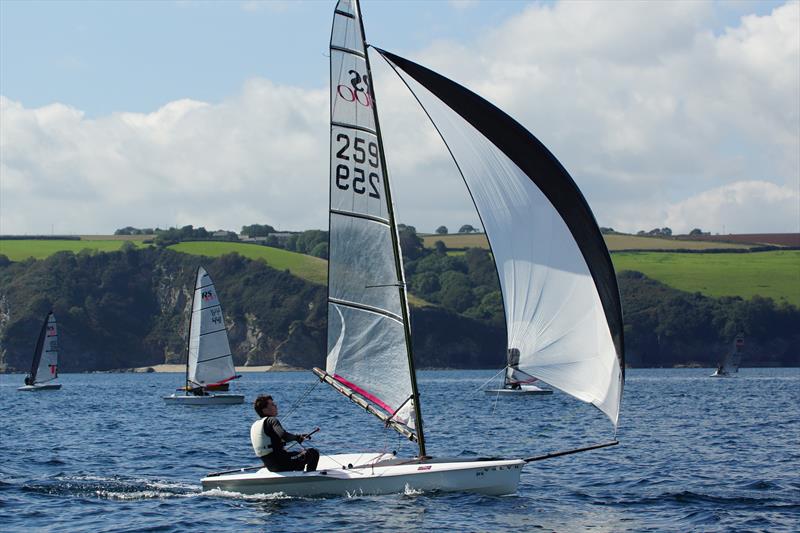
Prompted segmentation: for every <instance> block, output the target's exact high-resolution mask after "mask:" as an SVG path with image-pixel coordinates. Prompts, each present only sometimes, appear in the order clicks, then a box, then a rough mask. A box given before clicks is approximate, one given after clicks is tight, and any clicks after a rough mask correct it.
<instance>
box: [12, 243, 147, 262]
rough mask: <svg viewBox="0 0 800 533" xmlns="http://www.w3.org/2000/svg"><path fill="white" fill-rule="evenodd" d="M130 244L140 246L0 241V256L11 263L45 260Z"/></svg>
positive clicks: (113, 248) (114, 249)
mask: <svg viewBox="0 0 800 533" xmlns="http://www.w3.org/2000/svg"><path fill="white" fill-rule="evenodd" d="M126 242H130V243H131V244H133V245H134V246H142V241H141V239H140V240H122V239H111V238H107V239H104V240H101V239H90V240H83V239H81V240H79V241H77V240H76V241H70V240H44V239H42V240H38V239H30V240H27V239H25V240H16V239H8V240H7V239H0V254H3V255H5V256H6V257H8V258H9V259H11V260H12V261H24V260H26V259H28V258H29V257H33V258H34V259H45V258H46V257H50V256H51V255H53V254H54V253H56V252H63V251H69V252H74V253H78V252H80V251H81V250H91V251H93V252H114V251H116V250H119V249H120V248H122V245H123V244H125V243H126Z"/></svg>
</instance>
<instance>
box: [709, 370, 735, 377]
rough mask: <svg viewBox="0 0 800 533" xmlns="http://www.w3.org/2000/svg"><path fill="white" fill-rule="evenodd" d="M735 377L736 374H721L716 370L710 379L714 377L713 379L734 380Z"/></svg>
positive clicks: (723, 372)
mask: <svg viewBox="0 0 800 533" xmlns="http://www.w3.org/2000/svg"><path fill="white" fill-rule="evenodd" d="M734 376H735V374H732V373H730V372H725V371H722V372H720V371H718V370H716V371H714V373H713V374H711V376H709V377H712V378H732V377H734Z"/></svg>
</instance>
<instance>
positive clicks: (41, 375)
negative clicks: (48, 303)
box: [17, 311, 61, 392]
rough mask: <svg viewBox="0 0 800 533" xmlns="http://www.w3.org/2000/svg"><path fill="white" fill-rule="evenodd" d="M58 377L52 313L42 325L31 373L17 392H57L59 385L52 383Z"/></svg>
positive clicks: (54, 318)
mask: <svg viewBox="0 0 800 533" xmlns="http://www.w3.org/2000/svg"><path fill="white" fill-rule="evenodd" d="M57 377H58V327H57V326H56V317H55V315H54V314H53V312H52V311H50V312H49V313H47V317H46V318H45V319H44V323H42V329H41V331H39V339H38V340H37V341H36V348H35V350H34V352H33V363H32V364H31V371H30V374H28V375H27V376H26V377H25V385H24V386H23V387H19V388H18V389H17V390H21V391H27V392H36V391H40V390H58V389H60V388H61V384H60V383H53V380H55V379H56V378H57Z"/></svg>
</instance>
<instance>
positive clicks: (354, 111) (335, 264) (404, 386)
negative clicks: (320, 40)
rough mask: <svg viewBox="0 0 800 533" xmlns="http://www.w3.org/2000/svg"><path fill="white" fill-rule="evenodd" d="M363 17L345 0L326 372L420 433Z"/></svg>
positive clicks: (338, 58)
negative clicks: (415, 410) (362, 23)
mask: <svg viewBox="0 0 800 533" xmlns="http://www.w3.org/2000/svg"><path fill="white" fill-rule="evenodd" d="M359 16H360V15H359V11H358V8H357V4H356V0H352V1H351V0H339V2H338V3H337V5H336V9H335V14H334V20H333V29H332V32H331V43H330V65H331V102H330V106H331V166H330V222H329V224H330V253H329V256H330V257H329V262H328V269H329V271H328V357H327V361H326V371H327V373H328V374H329V375H330V376H332V377H333V379H335V380H336V381H337V382H338V383H339V384H341V385H343V386H344V387H346V388H347V389H348V390H349V391H351V392H355V393H356V394H358V395H359V396H360V397H361V398H363V399H365V400H367V401H368V402H369V403H370V404H371V405H373V406H375V407H377V408H378V409H379V410H380V415H379V416H385V417H388V418H390V419H392V420H393V421H396V422H399V423H400V424H402V425H404V426H405V429H406V430H410V431H411V433H412V434H414V436H415V437H416V436H418V433H419V432H420V428H419V427H415V426H416V425H417V424H416V423H415V422H416V421H417V420H415V418H416V416H417V413H415V412H414V410H413V409H414V401H413V400H414V396H415V393H414V379H415V378H414V375H413V367H412V366H411V365H412V362H411V356H410V346H409V343H408V339H409V338H410V329H409V325H408V304H407V302H406V297H405V279H404V276H403V269H402V263H401V256H400V254H399V245H398V238H397V229H396V224H395V221H394V215H393V208H392V203H391V191H390V189H389V185H388V182H387V175H386V165H385V163H384V160H383V146H382V143H381V138H380V131H379V124H378V119H377V114H376V111H375V97H374V93H373V91H372V85H371V84H372V80H371V79H370V74H369V64H368V58H367V55H366V53H367V51H366V46H365V43H364V34H363V27H362V25H361V21H360V19H359ZM396 429H397V428H396ZM415 432H416V433H415ZM412 438H414V437H412Z"/></svg>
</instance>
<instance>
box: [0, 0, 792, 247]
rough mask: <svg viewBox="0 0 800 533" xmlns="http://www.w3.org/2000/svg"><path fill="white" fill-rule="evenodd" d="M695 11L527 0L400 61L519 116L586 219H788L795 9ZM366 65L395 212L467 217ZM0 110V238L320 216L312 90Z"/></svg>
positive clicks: (433, 150)
mask: <svg viewBox="0 0 800 533" xmlns="http://www.w3.org/2000/svg"><path fill="white" fill-rule="evenodd" d="M260 5H261V4H258V5H257V6H256V7H258V6H260ZM242 6H243V9H247V8H248V3H244V4H242ZM714 10H715V4H713V3H710V2H656V3H652V2H647V3H639V2H611V3H600V2H559V3H556V4H538V3H537V4H532V5H531V6H530V7H528V8H527V9H525V10H524V11H523V12H522V13H521V14H519V15H518V16H517V17H516V18H514V19H511V20H508V21H507V22H506V23H505V24H503V26H502V27H498V28H496V29H495V30H493V31H492V32H490V33H487V34H484V35H479V36H477V37H476V38H474V39H472V40H471V42H469V43H468V44H464V43H458V42H452V41H439V42H436V43H433V44H430V45H429V46H427V47H426V48H424V49H421V50H420V51H418V52H417V53H412V54H406V55H409V56H410V57H411V58H412V59H419V61H420V62H421V63H423V64H425V65H427V66H430V67H432V68H434V69H436V70H438V71H440V72H442V73H443V74H445V75H447V76H449V77H451V78H453V79H454V80H456V81H458V82H460V83H462V84H464V85H465V86H467V87H469V88H471V89H473V90H475V91H476V92H478V93H479V94H482V95H483V96H485V97H487V98H488V99H489V100H491V101H492V102H493V103H495V104H497V105H498V106H499V107H501V108H502V109H504V110H505V111H507V112H508V113H509V114H511V115H512V116H513V117H515V118H516V119H517V120H519V121H520V122H521V123H522V124H524V125H525V126H526V127H527V128H528V129H530V131H531V132H532V133H534V135H536V136H537V137H538V138H539V139H540V140H542V142H544V143H545V145H547V146H548V147H549V148H550V149H551V151H553V153H554V154H555V155H556V156H557V157H558V158H559V160H560V161H561V162H562V163H563V164H564V166H565V167H566V168H567V169H568V170H569V171H570V173H571V174H572V176H573V177H574V178H575V180H576V181H577V183H578V185H579V186H580V187H581V189H582V190H583V191H584V194H585V195H586V197H587V199H588V201H589V203H590V205H591V206H592V208H593V210H594V212H595V215H596V218H597V219H598V222H599V223H600V224H601V225H604V226H613V227H614V228H615V229H618V230H629V231H636V230H639V229H649V228H652V227H663V226H670V227H672V228H673V229H675V230H676V231H680V230H682V229H687V228H688V229H691V228H692V227H696V226H700V227H703V229H706V230H714V228H715V227H716V230H717V231H721V225H722V224H725V225H726V231H738V232H752V231H797V230H798V218H797V209H796V205H795V208H794V209H792V208H791V205H790V204H791V202H792V201H793V200H792V198H795V200H794V201H795V204H797V202H796V195H797V191H798V190H800V3H797V2H791V3H787V4H786V5H783V6H781V7H779V8H777V9H775V10H774V11H773V12H772V13H770V14H768V15H765V16H752V15H750V16H745V17H743V18H742V19H741V20H740V22H739V23H738V24H735V25H733V26H732V27H729V28H726V29H724V30H723V31H720V32H716V33H715V32H713V31H712V30H711V27H712V22H713V19H714V17H715V11H714ZM373 37H377V36H373ZM376 42H379V43H381V44H383V45H385V46H386V47H387V48H390V49H391V46H390V44H391V43H383V42H382V41H381V40H380V39H377V38H376ZM373 69H375V70H376V73H375V78H376V83H375V85H376V87H377V91H378V97H379V102H380V111H381V125H382V127H383V131H384V134H385V137H386V141H387V142H386V144H387V159H388V162H389V165H390V170H391V176H392V177H393V184H394V188H395V190H396V195H395V202H396V204H397V208H398V213H399V219H400V220H401V221H402V222H406V223H411V224H415V225H416V226H417V227H418V229H420V230H432V229H433V228H435V227H437V226H438V225H440V224H445V225H448V226H451V227H452V226H458V225H461V224H463V223H470V224H473V225H474V224H476V223H477V222H478V219H477V215H476V214H475V213H474V212H473V211H472V209H471V206H470V204H469V199H468V195H467V193H466V191H465V189H464V188H463V184H462V183H461V181H460V178H459V177H458V176H457V175H456V174H455V170H454V168H453V167H452V164H451V162H450V161H449V159H448V156H447V153H446V151H445V150H444V148H443V146H442V145H441V142H440V141H439V140H438V139H437V137H436V134H435V132H434V131H433V130H432V129H431V128H430V126H429V125H428V124H426V122H425V120H426V119H425V117H424V115H423V114H422V113H421V112H420V110H419V109H417V108H416V104H415V103H414V101H413V99H412V98H411V97H410V96H409V95H408V94H406V92H405V88H404V87H403V86H402V85H401V84H400V83H399V81H397V80H396V79H392V78H391V76H388V73H387V72H386V67H385V66H383V65H381V61H380V60H378V59H377V58H376V59H375V60H374V61H373ZM0 114H1V116H0V118H1V119H2V120H1V121H0V124H2V127H0V233H22V232H27V233H36V232H47V231H49V228H50V225H51V223H52V224H55V226H56V231H57V232H76V233H78V232H83V233H98V232H107V231H113V230H114V229H115V228H117V227H121V226H125V225H129V224H130V225H134V226H156V225H159V226H164V225H172V224H177V225H182V224H194V225H204V226H206V227H207V228H210V229H216V228H217V227H222V228H226V229H237V228H238V227H239V226H241V225H243V224H250V223H255V222H264V223H270V224H272V225H275V226H277V227H280V228H288V229H305V228H312V227H317V228H320V227H325V226H326V225H327V215H326V207H327V174H328V163H327V158H328V151H329V148H328V140H327V133H328V125H327V121H328V100H327V88H320V89H319V90H316V91H308V90H302V89H297V88H292V87H286V86H279V85H275V84H273V83H271V82H269V81H265V80H251V81H250V82H248V83H247V84H246V85H245V86H244V87H243V88H242V90H241V92H240V93H239V94H236V95H232V96H231V97H230V98H228V99H227V100H225V101H222V102H218V103H208V102H197V101H193V100H178V101H175V102H171V103H169V104H167V105H165V106H164V107H162V108H161V109H158V110H156V111H154V112H152V113H146V114H142V113H115V114H112V115H110V116H105V117H101V118H97V119H89V118H86V116H84V114H83V113H82V112H81V111H80V110H77V109H74V108H71V107H68V106H64V105H61V104H53V105H49V106H45V107H41V108H37V109H28V108H25V107H24V106H23V105H22V104H21V103H19V102H15V101H11V100H9V99H7V98H2V97H0ZM787 191H788V192H787ZM790 193H791V194H790ZM792 194H794V195H795V196H792ZM759 212H761V213H762V214H761V215H759V216H757V214H758V213H759Z"/></svg>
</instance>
